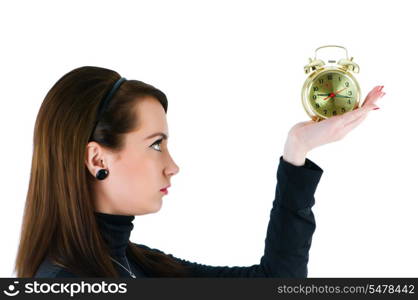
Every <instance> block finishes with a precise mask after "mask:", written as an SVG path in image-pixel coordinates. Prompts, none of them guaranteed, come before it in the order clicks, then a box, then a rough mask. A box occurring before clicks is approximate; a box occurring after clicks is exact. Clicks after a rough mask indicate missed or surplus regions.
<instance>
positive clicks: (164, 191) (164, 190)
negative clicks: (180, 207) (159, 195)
mask: <svg viewBox="0 0 418 300" xmlns="http://www.w3.org/2000/svg"><path fill="white" fill-rule="evenodd" d="M170 186H171V184H170V185H168V186H167V187H165V188H163V189H161V190H160V191H161V192H163V193H164V194H168V188H169V187H170Z"/></svg>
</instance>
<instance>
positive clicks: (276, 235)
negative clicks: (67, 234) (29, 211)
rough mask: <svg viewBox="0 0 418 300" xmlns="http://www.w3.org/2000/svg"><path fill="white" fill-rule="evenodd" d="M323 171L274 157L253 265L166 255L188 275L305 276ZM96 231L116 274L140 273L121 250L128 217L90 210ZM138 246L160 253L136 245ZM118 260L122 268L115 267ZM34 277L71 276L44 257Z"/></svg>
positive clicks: (310, 164)
mask: <svg viewBox="0 0 418 300" xmlns="http://www.w3.org/2000/svg"><path fill="white" fill-rule="evenodd" d="M322 173H323V170H322V169H321V168H320V167H319V166H318V165H316V164H315V163H314V162H312V161H311V160H309V159H308V158H306V159H305V164H304V165H303V166H295V165H293V164H291V163H289V162H287V161H285V160H284V159H283V156H281V157H280V163H279V166H278V169H277V175H276V178H277V184H276V191H275V199H274V201H273V207H272V209H271V212H270V220H269V223H268V227H267V236H266V238H265V248H264V254H263V256H262V257H261V259H260V263H259V264H254V265H252V266H245V267H244V266H234V267H229V266H209V265H203V264H199V263H196V262H190V261H187V260H184V259H180V258H177V257H175V256H173V255H172V254H167V255H168V256H170V257H172V258H174V259H176V260H178V261H180V262H181V263H183V264H186V265H188V266H190V267H192V274H193V275H192V276H193V277H299V278H301V277H307V274H308V268H307V264H308V259H309V249H310V247H311V242H312V235H313V233H314V231H315V227H316V224H315V218H314V215H313V212H312V210H311V208H312V206H313V205H314V204H315V198H314V194H315V191H316V187H317V185H318V183H319V181H320V178H321V176H322ZM95 215H96V219H97V222H98V225H99V228H100V231H101V233H102V235H103V237H104V239H105V241H106V243H107V245H108V246H109V249H110V252H111V253H110V254H111V257H112V258H113V259H114V260H115V261H117V262H115V261H113V263H114V265H115V267H116V268H117V270H118V272H119V274H120V276H121V277H132V276H131V275H130V273H129V271H128V270H129V269H130V270H131V272H132V273H133V274H134V275H133V276H135V277H136V278H139V277H146V275H145V273H144V272H143V270H142V269H141V266H140V265H137V264H136V263H135V262H134V261H133V260H132V259H129V256H127V255H126V248H127V245H128V241H129V237H130V234H131V231H132V229H133V227H134V225H133V223H132V221H133V220H134V218H135V217H134V216H126V215H114V214H105V213H99V212H95ZM135 245H136V246H138V247H141V248H145V249H148V250H154V251H157V252H160V253H164V252H162V251H161V250H159V249H155V248H150V247H148V246H145V245H142V244H135ZM121 265H123V267H122V266H121ZM35 277H55V278H58V277H77V276H76V275H74V274H72V273H71V272H70V271H68V270H66V269H64V268H62V267H60V266H57V265H54V264H53V263H52V262H51V261H50V260H49V259H48V258H46V259H45V260H44V261H43V262H42V264H41V265H40V266H39V268H38V271H37V272H36V274H35Z"/></svg>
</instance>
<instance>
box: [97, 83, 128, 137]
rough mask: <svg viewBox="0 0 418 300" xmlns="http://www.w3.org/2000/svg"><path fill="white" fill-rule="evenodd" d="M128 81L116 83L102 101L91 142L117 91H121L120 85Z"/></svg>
mask: <svg viewBox="0 0 418 300" xmlns="http://www.w3.org/2000/svg"><path fill="white" fill-rule="evenodd" d="M125 80H126V78H125V77H121V78H119V80H118V81H116V82H115V84H114V85H113V86H112V88H111V89H110V91H109V92H108V93H107V94H106V95H105V97H104V98H103V99H102V100H101V101H100V105H99V109H98V112H97V117H96V122H95V124H94V127H93V130H92V131H91V135H90V138H89V141H90V140H91V139H92V136H93V133H94V130H96V126H97V123H99V121H100V119H101V117H102V115H103V113H104V112H105V111H106V109H107V106H108V105H109V103H110V100H111V99H112V97H113V95H114V94H115V93H116V91H117V90H118V89H119V87H120V85H121V84H122V83H123V82H124V81H125Z"/></svg>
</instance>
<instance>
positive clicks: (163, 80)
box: [0, 0, 418, 277]
mask: <svg viewBox="0 0 418 300" xmlns="http://www.w3.org/2000/svg"><path fill="white" fill-rule="evenodd" d="M413 5H414V1H391V2H389V1H291V2H290V1H262V0H257V1H243V0H240V1H225V0H223V1H214V0H210V1H156V0H153V1H103V0H100V1H74V0H72V1H16V0H15V1H3V2H2V3H1V4H0V30H1V35H0V36H1V41H0V44H1V48H0V54H1V55H0V65H1V71H0V82H1V96H0V101H1V118H0V130H1V141H0V143H1V147H0V166H1V169H0V170H1V171H0V184H1V195H0V198H1V199H0V214H1V215H0V222H1V223H0V225H1V226H0V230H1V232H0V233H1V236H0V239H1V247H0V251H1V253H0V254H1V255H0V276H3V277H10V276H15V274H14V273H12V272H13V267H14V260H15V257H16V251H17V246H18V242H19V234H20V226H21V220H22V214H23V207H24V201H25V197H26V192H27V187H28V181H29V172H30V167H31V158H32V150H33V148H32V146H33V145H32V141H33V129H34V123H35V119H36V115H37V113H38V110H39V107H40V105H41V103H42V101H43V98H44V97H45V95H46V93H47V91H48V90H49V89H50V88H51V87H52V85H53V84H54V83H55V82H56V81H57V80H58V79H59V78H60V77H61V76H62V75H64V74H65V73H67V72H69V71H70V70H72V69H74V68H77V67H80V66H84V65H93V66H101V67H106V68H110V69H114V70H116V71H117V72H119V73H120V74H121V75H122V76H124V77H126V78H128V79H137V80H141V81H144V82H147V83H150V84H152V85H154V86H156V87H157V88H159V89H161V90H162V91H164V92H165V93H166V95H167V96H168V100H169V105H168V114H167V119H168V125H169V134H170V139H169V149H170V151H171V154H172V156H173V158H174V160H175V161H176V163H177V164H178V165H179V167H180V172H179V174H177V176H175V177H173V179H172V187H171V188H170V193H169V195H167V196H165V197H164V198H163V199H164V200H163V202H164V203H163V206H162V208H161V210H160V211H159V212H158V213H155V214H151V215H145V216H137V217H136V219H135V221H134V224H135V228H134V231H133V233H132V237H131V240H132V241H134V242H137V243H141V244H145V245H148V246H151V247H154V248H158V249H160V250H162V251H164V252H165V253H172V254H173V255H175V256H177V257H180V258H184V259H187V260H190V261H195V262H200V263H204V264H209V265H228V266H250V265H252V264H255V263H259V260H260V258H261V256H262V254H263V251H264V239H265V235H266V230H267V224H268V221H269V214H270V209H271V207H272V202H273V199H274V191H275V186H276V178H275V176H276V171H277V167H278V162H279V157H280V156H281V155H282V154H283V146H284V142H285V139H286V135H287V132H288V131H289V129H290V128H291V126H293V125H294V124H295V123H297V122H301V121H306V120H308V119H309V118H308V116H307V115H306V113H305V111H304V110H303V107H302V104H301V100H300V92H301V87H302V84H303V82H304V80H305V78H306V75H305V74H304V72H303V66H304V65H305V64H307V63H308V58H309V57H313V55H314V50H315V49H316V48H317V47H319V46H322V45H328V44H337V45H343V46H345V47H346V48H347V49H348V54H349V56H353V57H354V61H355V62H357V63H358V64H359V65H360V73H359V74H358V75H357V79H358V80H359V82H360V85H361V88H362V92H363V96H365V95H366V94H367V92H368V91H369V90H371V89H372V88H373V87H374V86H375V85H385V88H384V90H385V91H386V96H385V97H384V98H383V99H382V100H379V101H378V103H377V104H378V105H379V106H380V107H381V109H380V110H377V111H373V112H371V113H370V114H369V117H368V118H367V119H366V120H365V121H364V122H363V123H362V124H361V125H360V126H359V127H357V128H356V129H355V130H354V131H352V132H350V133H349V135H347V136H346V137H345V138H344V139H343V140H341V141H339V142H336V143H331V144H327V145H324V146H321V147H319V148H316V149H314V150H313V151H311V152H309V153H308V155H307V157H308V158H309V159H311V160H312V161H314V162H315V163H317V164H318V165H319V166H320V167H321V168H322V169H323V170H324V173H323V176H322V178H321V181H320V183H319V185H318V188H317V191H316V194H315V198H316V204H315V206H314V207H313V211H314V214H315V218H316V222H317V228H316V231H315V233H314V236H313V241H312V247H311V250H310V259H309V265H308V276H309V277H417V276H418V258H417V253H418V242H417V233H416V229H417V228H418V218H417V208H418V204H417V200H418V197H417V192H416V189H417V185H418V184H417V177H418V176H417V175H416V172H417V161H416V158H415V154H416V153H417V143H416V139H417V132H416V131H417V129H418V126H417V123H416V118H417V114H416V112H417V109H418V104H417V101H418V99H417V93H416V89H415V87H416V86H417V78H416V72H417V70H418V62H417V60H418V57H417V54H418V44H417V39H416V29H414V28H417V27H418V18H417V17H416V9H415V8H414V6H413ZM319 53H320V52H318V54H319ZM339 54H340V57H342V56H344V52H339ZM340 57H337V58H340ZM33 246H34V249H36V245H33ZM35 251H36V250H35Z"/></svg>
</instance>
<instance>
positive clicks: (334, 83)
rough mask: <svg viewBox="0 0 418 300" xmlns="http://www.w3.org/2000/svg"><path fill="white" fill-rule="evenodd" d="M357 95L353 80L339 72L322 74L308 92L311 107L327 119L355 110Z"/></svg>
mask: <svg viewBox="0 0 418 300" xmlns="http://www.w3.org/2000/svg"><path fill="white" fill-rule="evenodd" d="M357 93H358V90H357V86H356V84H355V83H354V82H353V81H352V80H351V78H350V77H348V76H347V75H345V74H344V73H342V72H338V71H329V72H324V73H322V74H321V75H320V76H318V77H316V78H315V79H314V80H313V82H312V84H310V88H309V91H308V95H309V103H310V105H311V107H312V108H313V110H314V111H315V112H316V113H317V114H318V115H320V116H322V117H325V118H329V117H332V116H336V115H341V114H344V113H345V112H348V111H351V110H353V109H354V106H355V104H356V99H357V96H358V95H357Z"/></svg>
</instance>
